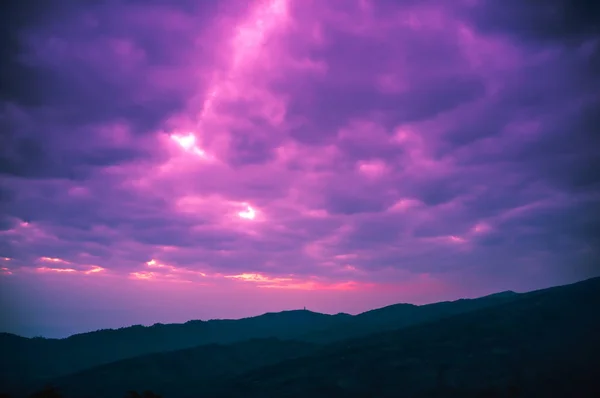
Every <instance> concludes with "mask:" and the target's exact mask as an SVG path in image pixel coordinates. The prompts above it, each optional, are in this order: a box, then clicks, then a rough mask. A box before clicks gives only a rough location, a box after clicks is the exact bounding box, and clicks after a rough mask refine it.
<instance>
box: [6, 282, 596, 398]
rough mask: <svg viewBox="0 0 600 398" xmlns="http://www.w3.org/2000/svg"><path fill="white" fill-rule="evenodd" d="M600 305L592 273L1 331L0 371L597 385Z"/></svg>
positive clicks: (21, 385) (394, 390) (251, 389)
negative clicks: (413, 294)
mask: <svg viewBox="0 0 600 398" xmlns="http://www.w3.org/2000/svg"><path fill="white" fill-rule="evenodd" d="M599 308H600V278H594V279H590V280H587V281H583V282H579V283H576V284H573V285H568V286H560V287H555V288H550V289H544V290H539V291H535V292H530V293H525V294H516V293H512V292H506V293H503V294H498V295H492V296H487V297H483V298H480V299H475V300H458V301H455V302H446V303H437V304H432V305H427V306H413V305H407V304H399V305H395V306H390V307H386V308H383V309H379V310H374V311H370V312H367V313H364V314H360V315H357V316H350V315H346V314H340V315H335V316H329V315H323V314H317V313H313V312H310V311H289V312H284V313H278V314H265V315H263V316H260V317H255V318H248V319H244V320H238V321H209V322H200V321H194V322H189V323H187V324H184V325H157V326H153V327H149V328H145V327H141V326H137V327H132V328H125V329H120V330H116V331H99V332H94V333H87V334H84V335H76V336H73V337H70V338H68V339H62V340H53V339H25V338H21V337H18V336H13V335H3V336H1V338H0V352H3V353H8V354H9V355H5V354H3V355H2V359H1V360H0V366H1V367H0V374H1V378H0V380H1V381H2V382H3V384H2V387H4V389H5V390H6V391H7V392H9V393H11V394H13V396H15V397H18V396H27V395H28V394H31V393H32V392H33V391H34V390H39V389H41V388H42V387H43V386H44V385H46V384H51V385H53V386H54V388H55V392H58V393H60V394H61V396H63V397H65V398H69V397H73V398H76V397H82V398H83V397H98V398H100V397H107V398H108V397H124V396H126V393H127V392H128V391H130V390H135V391H140V392H141V391H144V390H152V391H153V392H154V393H155V394H158V395H160V396H162V397H164V398H184V397H238V396H239V397H307V396H310V397H503V396H506V397H509V396H512V397H516V396H519V397H600V375H599V373H598V371H597V369H600V310H599ZM48 394H51V392H50V391H47V394H46V395H47V396H52V395H48ZM130 394H131V395H130V396H131V397H134V396H135V394H134V393H130Z"/></svg>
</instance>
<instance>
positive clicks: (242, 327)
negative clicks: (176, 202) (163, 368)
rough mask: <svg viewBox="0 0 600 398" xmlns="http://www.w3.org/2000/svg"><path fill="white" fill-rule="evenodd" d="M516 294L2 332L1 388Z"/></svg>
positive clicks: (311, 335) (408, 318) (321, 339)
mask: <svg viewBox="0 0 600 398" xmlns="http://www.w3.org/2000/svg"><path fill="white" fill-rule="evenodd" d="M516 297H518V295H517V294H515V295H514V296H510V297H501V298H490V297H482V298H479V299H470V300H464V299H463V300H457V301H453V302H444V303H436V304H431V305H423V306H416V305H412V304H397V305H393V306H389V307H385V308H382V309H379V310H374V311H369V312H366V313H363V314H359V315H356V316H351V315H348V314H337V315H326V314H320V313H316V312H312V311H307V310H294V311H284V312H278V313H267V314H263V315H260V316H257V317H251V318H244V319H239V320H210V321H198V320H196V321H189V322H186V323H184V324H168V325H163V324H155V325H153V326H150V327H145V326H141V325H136V326H131V327H127V328H121V329H116V330H113V329H108V330H99V331H96V332H90V333H82V334H76V335H73V336H71V337H68V338H66V339H44V338H24V337H20V336H15V335H12V334H7V333H2V334H0V352H2V353H3V355H2V356H0V386H2V387H3V388H4V389H6V390H9V391H20V390H22V387H23V386H30V385H34V384H35V385H37V384H39V383H40V382H44V381H46V380H50V379H54V378H57V377H60V376H65V375H68V374H72V373H75V372H79V371H82V370H85V369H88V368H92V367H94V366H98V365H102V364H108V363H111V362H115V361H119V360H123V359H127V358H133V357H137V356H140V355H145V354H151V353H160V352H168V351H174V350H180V349H185V348H192V347H196V346H199V345H203V344H230V343H235V342H240V341H244V340H248V339H256V338H278V339H295V340H300V341H308V342H313V343H328V342H332V341H337V340H342V339H346V338H353V337H359V336H363V335H367V334H369V333H372V332H374V331H380V330H392V329H396V328H400V327H405V326H410V325H413V324H417V323H419V322H426V321H431V320H435V319H441V318H444V317H447V316H451V315H454V314H457V313H462V312H465V311H471V310H473V309H477V308H482V307H486V306H490V305H497V304H499V303H501V302H504V301H509V300H512V299H514V298H516Z"/></svg>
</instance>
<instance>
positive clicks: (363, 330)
mask: <svg viewBox="0 0 600 398" xmlns="http://www.w3.org/2000/svg"><path fill="white" fill-rule="evenodd" d="M518 297H519V294H518V293H515V292H511V291H507V292H501V293H496V294H492V295H488V296H484V297H480V298H477V299H460V300H456V301H444V302H440V303H434V304H426V305H413V304H394V305H390V306H387V307H383V308H379V309H375V310H371V311H367V312H363V313H362V314H358V315H356V316H354V317H351V318H347V319H345V320H344V321H343V322H340V323H338V324H334V325H332V326H331V327H329V328H326V329H324V330H317V331H312V332H309V333H307V334H305V335H302V336H300V339H302V340H304V341H312V342H319V343H330V342H334V341H339V340H345V339H350V338H357V337H361V336H366V335H369V334H371V333H375V332H380V331H385V330H394V329H399V328H402V327H407V326H411V325H417V324H419V323H424V322H429V321H433V320H437V319H443V318H446V317H450V316H453V315H457V314H462V313H465V312H469V311H474V310H478V309H481V308H486V307H490V306H494V305H498V304H501V303H506V302H510V301H512V300H515V299H517V298H518Z"/></svg>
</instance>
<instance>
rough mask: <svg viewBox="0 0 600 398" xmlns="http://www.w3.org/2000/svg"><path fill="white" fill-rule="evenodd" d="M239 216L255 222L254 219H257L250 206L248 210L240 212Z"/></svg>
mask: <svg viewBox="0 0 600 398" xmlns="http://www.w3.org/2000/svg"><path fill="white" fill-rule="evenodd" d="M238 215H239V216H240V217H241V218H245V219H247V220H254V218H255V217H256V212H255V211H254V209H253V208H252V207H250V206H248V207H247V209H246V210H244V211H240V212H239V213H238Z"/></svg>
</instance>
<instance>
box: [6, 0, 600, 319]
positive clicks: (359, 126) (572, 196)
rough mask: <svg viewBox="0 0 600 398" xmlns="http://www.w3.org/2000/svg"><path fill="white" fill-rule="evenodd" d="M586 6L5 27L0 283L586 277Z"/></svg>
mask: <svg viewBox="0 0 600 398" xmlns="http://www.w3.org/2000/svg"><path fill="white" fill-rule="evenodd" d="M575 3H577V2H574V3H567V2H561V1H558V0H557V1H550V2H548V4H547V5H544V6H543V8H544V10H542V9H541V8H539V7H538V8H535V10H534V8H533V6H534V4H537V3H535V2H533V1H525V2H512V1H511V2H508V3H507V4H504V3H503V6H502V7H501V9H499V8H498V5H497V4H496V3H495V2H489V1H476V2H473V1H460V2H456V3H447V2H439V1H427V2H413V1H409V2H402V3H399V2H391V1H343V2H337V1H333V2H310V1H307V2H291V1H286V0H260V1H254V2H251V3H247V2H242V1H236V0H228V1H224V2H217V3H213V2H201V3H197V2H192V1H177V2H163V1H158V0H156V1H150V2H139V1H133V0H119V1H109V2H104V3H102V4H100V3H96V2H72V1H57V2H55V3H53V6H52V7H50V8H49V9H48V10H40V11H39V12H37V13H33V14H27V13H24V12H23V10H22V9H19V8H14V9H13V10H12V11H11V14H10V15H13V17H12V18H9V20H10V21H9V22H10V23H9V24H6V25H3V29H5V30H7V31H9V32H10V33H11V35H10V39H3V40H8V41H7V42H6V44H7V47H5V48H4V49H3V50H2V51H4V52H3V53H2V54H3V57H2V59H3V65H2V68H3V70H6V71H7V72H8V74H7V76H12V78H10V80H7V83H9V84H7V85H4V84H3V87H6V88H5V89H4V90H3V91H2V95H1V96H0V99H1V102H0V127H1V128H2V131H3V134H2V136H1V137H0V148H1V149H0V206H1V207H0V208H1V212H0V256H3V257H6V258H10V261H6V262H3V263H2V267H3V268H2V269H3V270H4V271H3V273H2V275H0V278H2V279H6V280H8V278H13V279H15V278H25V276H27V277H28V278H31V279H30V282H29V283H31V284H34V283H39V281H40V280H41V279H39V278H50V277H52V278H71V279H63V280H64V281H67V280H69V281H71V282H68V283H76V282H75V281H76V280H83V279H81V278H87V279H85V280H86V281H88V282H85V283H92V282H91V281H100V280H108V279H107V278H113V279H111V280H120V281H122V282H120V283H123V285H122V286H129V285H127V284H134V285H135V286H137V287H136V289H142V287H141V286H143V285H142V284H143V283H145V282H148V283H153V282H154V285H157V286H158V285H160V284H164V286H171V285H172V283H173V282H175V281H179V282H181V281H187V282H188V284H191V285H194V286H195V285H196V284H197V286H199V287H202V286H204V287H203V288H205V289H217V288H220V289H225V290H227V291H231V292H236V291H240V292H241V291H244V292H246V291H256V289H259V288H261V287H263V288H264V287H286V289H276V290H277V293H269V294H279V295H285V294H289V295H290V296H289V297H292V296H293V294H295V293H291V292H292V291H306V290H307V289H308V290H310V291H312V292H313V294H317V293H315V292H317V291H320V290H323V291H327V292H328V293H327V294H328V295H329V296H327V297H329V299H331V297H334V296H333V295H334V294H339V295H340V296H335V297H342V296H341V294H342V293H341V292H342V291H344V292H345V291H348V292H350V291H351V292H354V293H353V294H357V295H362V296H360V297H364V298H365V300H367V301H365V302H369V303H373V305H374V303H381V304H383V301H382V300H383V298H382V297H384V296H382V294H384V293H381V294H379V293H375V291H376V290H377V289H382V290H381V291H382V292H383V291H385V292H386V293H385V295H386V296H385V297H387V298H386V300H388V301H390V302H392V301H411V300H416V301H421V302H423V301H427V300H430V301H433V300H434V299H438V298H440V299H441V298H444V297H445V298H450V296H452V295H454V296H452V297H456V296H459V295H461V294H462V295H467V294H474V292H483V291H484V290H485V289H487V290H489V291H493V290H494V289H496V288H497V289H503V288H511V289H518V288H519V287H521V288H524V289H525V288H535V287H540V286H544V285H548V284H555V283H561V282H565V281H570V280H573V279H577V278H580V277H585V276H590V275H595V274H597V272H598V268H597V261H598V258H599V257H598V254H599V253H598V249H597V247H599V245H598V236H599V234H598V232H599V231H598V228H596V227H595V225H596V224H597V222H596V220H597V219H598V214H600V211H599V210H600V209H599V208H598V203H600V202H599V200H600V197H599V195H600V186H599V185H598V184H599V180H598V177H597V173H595V170H596V169H598V167H600V165H598V159H597V158H598V157H597V156H596V152H597V148H598V147H599V144H600V142H598V134H597V126H598V117H597V112H596V111H595V110H596V109H598V106H599V105H600V99H599V98H598V95H597V94H596V93H597V92H600V90H599V85H600V76H599V75H598V73H597V70H598V68H595V66H596V65H597V64H598V60H599V59H600V58H598V54H600V52H599V47H598V45H599V43H600V42H599V40H598V39H599V36H598V31H597V29H596V27H595V26H597V24H594V23H593V22H594V21H595V19H594V18H597V14H598V13H596V12H595V11H597V10H595V8H593V6H590V7H591V8H589V9H588V11H587V12H580V11H578V10H577V9H576V5H575ZM546 9H547V12H546V11H545V10H546ZM540 10H541V11H540ZM552 10H555V11H552ZM556 10H562V11H561V12H558V11H556ZM46 11H47V12H46ZM7 15H8V14H7ZM569 16H570V17H569ZM17 80H18V81H19V82H21V84H17V83H16V81H17ZM249 209H251V210H249ZM248 215H252V216H253V217H250V216H248ZM42 258H55V259H60V260H61V261H64V263H60V264H59V263H49V262H47V261H46V262H44V261H43V260H40V259H42ZM40 261H42V263H43V265H42V264H41V263H40ZM149 261H156V262H157V263H160V264H165V267H155V268H149V266H148V262H149ZM594 264H596V265H594ZM167 265H168V266H167ZM94 267H98V268H94ZM5 269H6V270H5ZM96 269H102V272H92V271H93V270H96ZM31 270H33V271H34V272H28V271H31ZM35 270H37V271H35ZM40 270H43V271H40ZM61 270H62V271H61ZM64 270H73V271H64ZM63 271H64V272H63ZM38 274H39V275H38ZM67 274H69V275H67ZM71 274H72V275H71ZM19 275H21V276H19ZM201 275H206V277H203V276H201ZM73 278H75V279H73ZM77 278H79V279H77ZM114 278H116V279H114ZM15 280H16V279H15ZM19 280H22V281H23V283H25V285H26V284H27V283H28V282H26V281H27V280H28V279H26V278H25V279H19ZM53 280H54V281H56V280H57V279H53ZM53 283H58V282H53ZM65 283H67V282H65ZM94 283H100V282H94ZM410 283H413V285H410ZM134 285H131V286H134ZM473 285H476V286H478V288H477V289H476V288H473ZM119 286H121V285H119ZM173 286H175V285H173ZM177 286H179V287H177V288H181V284H178V285H177ZM209 286H210V288H209ZM394 286H396V287H397V288H394ZM415 286H425V287H423V292H425V291H426V292H427V294H424V293H423V294H420V293H419V292H418V289H417V288H416V287H415ZM123 289H126V287H123ZM168 289H176V287H172V288H168ZM236 289H241V290H236ZM247 289H250V290H247ZM252 289H254V290H252ZM436 289H437V290H436ZM478 289H479V290H478ZM263 290H264V289H263ZM211 291H212V290H211ZM215 291H216V290H215ZM123 294H124V293H123ZM211 294H213V295H217V293H214V292H213V293H211ZM232 294H233V295H235V294H234V293H232ZM261 294H267V293H261ZM323 294H325V293H323ZM344 294H346V293H344ZM444 295H446V296H444ZM207 297H208V296H207ZM214 297H216V296H214ZM219 297H220V296H219ZM265 297H266V296H265ZM281 297H283V296H281ZM286 297H287V296H286ZM294 297H295V296H294ZM315 297H316V296H315ZM319 297H321V296H319ZM322 297H325V296H322ZM343 297H348V296H343ZM357 297H358V296H357ZM369 297H373V298H372V299H369ZM329 299H328V300H329ZM257 300H258V299H257ZM261 300H262V299H261ZM369 300H371V301H369ZM258 301H260V300H258ZM258 301H257V303H258ZM261 302H262V301H261ZM257 305H258V304H257ZM261 305H263V304H261ZM355 307H356V308H358V304H356V306H355ZM261 308H262V307H261ZM348 310H352V309H351V308H350V309H348Z"/></svg>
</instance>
